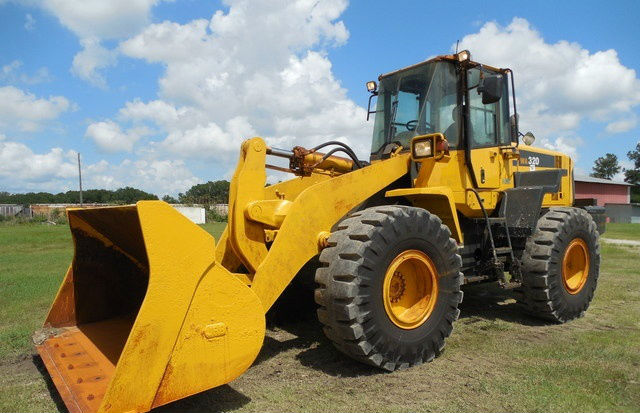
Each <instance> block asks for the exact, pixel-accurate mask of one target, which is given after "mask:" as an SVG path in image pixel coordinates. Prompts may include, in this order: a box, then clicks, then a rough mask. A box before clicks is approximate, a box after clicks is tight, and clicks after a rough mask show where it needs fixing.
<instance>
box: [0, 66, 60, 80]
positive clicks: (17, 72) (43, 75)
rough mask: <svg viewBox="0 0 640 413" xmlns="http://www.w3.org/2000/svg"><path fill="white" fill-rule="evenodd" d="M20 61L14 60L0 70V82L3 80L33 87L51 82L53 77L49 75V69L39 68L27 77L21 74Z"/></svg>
mask: <svg viewBox="0 0 640 413" xmlns="http://www.w3.org/2000/svg"><path fill="white" fill-rule="evenodd" d="M21 68H22V61H21V60H14V61H12V62H11V63H8V64H6V65H4V66H2V68H1V69H0V80H4V81H5V82H7V83H18V82H21V83H25V84H28V85H35V84H38V83H43V82H50V81H52V80H53V76H51V74H50V73H49V69H47V68H46V67H41V68H39V69H38V70H36V72H35V73H34V74H33V75H28V74H26V73H22V72H21Z"/></svg>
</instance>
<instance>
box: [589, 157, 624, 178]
mask: <svg viewBox="0 0 640 413" xmlns="http://www.w3.org/2000/svg"><path fill="white" fill-rule="evenodd" d="M621 169H622V167H621V166H620V165H619V164H618V157H617V156H616V155H614V154H612V153H607V154H605V155H604V156H601V157H599V158H598V159H596V162H595V164H594V165H593V172H592V173H591V176H593V177H594V178H604V179H611V178H613V176H614V175H615V174H617V173H618V172H620V170H621Z"/></svg>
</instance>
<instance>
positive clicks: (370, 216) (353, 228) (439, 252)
mask: <svg viewBox="0 0 640 413" xmlns="http://www.w3.org/2000/svg"><path fill="white" fill-rule="evenodd" d="M457 251H458V247H457V244H456V242H455V241H454V240H453V239H452V238H451V233H450V231H449V229H448V228H447V227H446V226H445V225H443V224H442V222H441V221H440V219H439V218H438V217H437V216H435V215H432V214H430V213H429V212H427V211H425V210H424V209H420V208H413V207H407V206H380V207H373V208H368V209H365V210H363V211H359V212H357V213H355V214H353V215H351V216H350V217H348V218H347V219H345V220H343V221H342V222H340V223H339V224H338V228H337V230H336V231H335V232H333V233H332V234H331V236H330V238H329V247H327V248H325V249H324V250H323V251H322V253H321V254H320V264H321V267H320V268H319V269H318V270H317V271H316V283H317V284H318V285H319V286H318V288H317V289H316V292H315V300H316V303H317V304H319V306H320V307H319V308H318V319H319V320H320V322H321V323H322V324H323V326H324V327H323V330H324V332H325V335H326V336H327V337H328V338H329V339H330V340H331V341H332V342H333V344H334V345H335V346H336V348H338V349H339V350H340V351H342V352H343V353H345V354H346V355H348V356H350V357H352V358H354V359H356V360H358V361H361V362H364V363H367V364H371V365H374V366H378V367H381V368H383V369H385V370H389V371H393V370H395V369H398V368H404V367H408V366H413V365H417V364H421V363H423V362H426V361H431V360H432V359H433V358H434V357H436V356H437V355H439V354H440V352H441V351H442V349H443V348H444V340H445V338H446V337H448V336H449V335H450V334H451V331H452V329H453V322H454V321H455V320H457V318H458V315H459V314H460V311H459V310H458V304H459V303H460V302H461V301H462V292H461V291H460V284H461V282H462V273H461V272H460V267H461V264H462V260H461V258H460V256H459V255H458V252H457Z"/></svg>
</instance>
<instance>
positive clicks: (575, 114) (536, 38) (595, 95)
mask: <svg viewBox="0 0 640 413" xmlns="http://www.w3.org/2000/svg"><path fill="white" fill-rule="evenodd" d="M460 49H469V50H471V54H472V55H473V59H474V60H476V61H479V62H486V63H488V64H491V65H492V66H497V67H510V68H512V69H513V70H514V72H515V81H516V93H517V95H518V109H519V112H520V126H521V130H522V131H527V130H532V131H534V133H535V134H536V135H537V136H538V137H545V138H547V139H555V138H559V139H560V137H562V138H561V139H565V142H569V141H566V139H568V138H566V137H567V136H570V135H573V134H575V130H576V129H577V128H578V126H579V125H580V123H581V122H582V121H583V120H585V119H590V120H593V121H596V122H609V121H612V120H614V119H619V118H620V117H625V116H629V115H630V114H631V113H632V109H633V108H634V107H635V106H636V105H638V104H640V93H638V91H639V90H640V80H639V79H638V78H637V77H636V73H635V71H634V70H633V69H630V68H628V67H625V66H624V65H623V64H622V63H621V62H620V60H619V58H618V55H617V53H616V51H615V50H606V51H596V52H590V51H589V50H586V49H585V48H583V47H582V46H581V45H580V44H578V43H570V42H567V41H559V42H557V43H547V42H546V41H545V40H544V38H543V37H542V36H541V34H540V33H539V32H538V31H536V30H535V29H534V28H532V27H531V25H530V24H529V22H528V21H527V20H525V19H522V18H514V19H513V20H512V22H511V23H510V24H509V25H508V26H506V27H501V26H499V25H498V24H496V23H494V22H490V23H486V24H485V25H484V26H482V28H481V29H480V30H479V31H478V32H477V33H474V34H470V35H467V36H465V37H464V38H463V39H462V40H461V42H460ZM626 126H628V124H626V125H624V124H621V123H619V122H618V123H616V122H614V123H613V124H612V125H611V126H610V127H609V128H608V129H609V131H608V132H613V131H615V130H620V129H623V127H626ZM569 145H571V143H569Z"/></svg>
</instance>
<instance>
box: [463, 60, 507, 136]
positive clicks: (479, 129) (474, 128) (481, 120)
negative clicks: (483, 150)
mask: <svg viewBox="0 0 640 413" xmlns="http://www.w3.org/2000/svg"><path fill="white" fill-rule="evenodd" d="M467 76H468V77H467V85H469V87H473V86H476V85H477V84H478V82H479V81H480V70H479V69H471V70H469V71H468V72H467ZM504 101H507V99H500V101H498V102H497V103H491V104H488V105H483V104H482V96H481V95H479V94H478V92H477V90H476V89H472V90H470V91H469V102H468V104H469V132H470V135H471V142H472V146H474V147H479V146H491V145H498V134H499V132H498V128H500V127H501V125H499V124H498V119H499V116H498V115H499V110H500V105H501V104H502V103H503V102H504ZM507 104H508V103H507Z"/></svg>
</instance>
